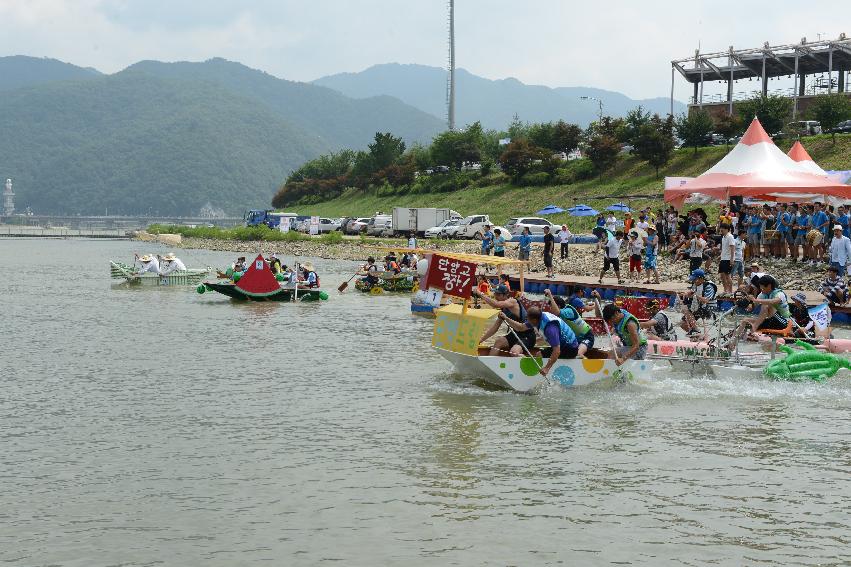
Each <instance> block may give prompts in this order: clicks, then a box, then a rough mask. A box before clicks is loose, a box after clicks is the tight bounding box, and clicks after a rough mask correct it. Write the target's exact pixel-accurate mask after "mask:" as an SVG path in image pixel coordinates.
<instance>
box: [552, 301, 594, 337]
mask: <svg viewBox="0 0 851 567" xmlns="http://www.w3.org/2000/svg"><path fill="white" fill-rule="evenodd" d="M568 309H569V310H570V311H568V315H570V317H565V315H564V312H565V311H567V310H568ZM559 315H560V316H561V319H562V321H564V322H565V323H567V326H568V327H570V330H571V331H573V334H574V335H576V336H577V337H581V336H583V335H586V334H588V333H589V332H590V331H591V325H589V324H588V322H587V321H585V319H583V318H582V315H580V314H579V311H577V310H576V308H575V307H574V306H573V305H570V304H567V305H565V306H564V309H562V310H561V313H559Z"/></svg>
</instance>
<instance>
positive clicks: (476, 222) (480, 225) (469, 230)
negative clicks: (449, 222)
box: [447, 215, 493, 240]
mask: <svg viewBox="0 0 851 567" xmlns="http://www.w3.org/2000/svg"><path fill="white" fill-rule="evenodd" d="M486 224H489V225H491V228H493V223H492V222H491V220H490V217H488V215H470V216H468V217H465V218H464V219H462V220H461V222H459V223H458V226H454V227H452V229H453V230H452V232H451V233H450V232H449V231H447V234H448V236H449V237H450V238H475V239H479V240H480V239H481V238H482V235H483V234H484V233H485V225H486Z"/></svg>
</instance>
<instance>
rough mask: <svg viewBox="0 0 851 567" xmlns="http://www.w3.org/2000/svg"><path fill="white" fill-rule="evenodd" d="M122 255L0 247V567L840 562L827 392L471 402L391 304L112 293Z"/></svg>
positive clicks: (848, 503)
mask: <svg viewBox="0 0 851 567" xmlns="http://www.w3.org/2000/svg"><path fill="white" fill-rule="evenodd" d="M140 246H143V245H142V244H141V243H134V242H120V241H115V242H101V241H79V240H66V241H47V240H2V241H0V280H2V281H3V283H4V288H5V289H4V293H3V295H2V300H1V301H0V336H2V347H0V369H2V370H0V387H2V395H1V396H0V561H2V562H4V564H9V565H27V566H30V565H32V566H35V565H64V566H101V565H102V566H106V565H125V566H129V565H134V566H136V565H175V566H185V565H205V566H210V565H212V566H219V565H221V566H232V565H255V564H264V565H317V564H322V563H329V564H330V563H334V564H337V565H406V566H407V565H435V566H438V565H440V566H442V565H557V564H571V565H608V564H621V565H765V564H770V565H776V564H783V565H848V564H849V563H851V528H849V523H851V511H850V510H851V477H849V475H850V474H851V451H849V449H851V421H850V420H849V409H851V382H849V379H848V378H844V379H843V378H834V379H832V380H830V381H828V382H827V383H825V384H812V383H808V384H789V383H771V382H767V381H765V380H762V379H760V378H741V377H739V378H733V377H730V378H728V379H718V380H716V379H713V378H710V377H690V376H688V375H685V374H677V373H673V372H671V371H670V370H665V371H663V370H660V371H659V372H657V374H656V376H654V380H653V381H651V382H649V383H645V384H639V385H630V386H627V387H622V388H616V389H613V390H584V391H564V390H552V391H546V392H544V393H543V394H541V395H539V396H524V395H516V394H512V393H507V392H502V391H494V390H489V389H486V388H484V387H482V386H481V385H480V384H478V383H476V382H474V381H472V380H470V379H469V378H466V377H463V376H458V375H456V374H453V372H452V370H451V367H450V366H449V365H448V364H447V363H445V362H444V361H443V359H442V358H440V357H439V356H437V355H435V354H434V353H432V352H431V350H430V348H429V340H430V325H431V323H430V322H429V321H428V320H424V319H419V318H412V316H411V315H410V314H409V310H408V297H406V296H398V297H393V296H390V295H385V296H382V297H369V296H365V295H362V294H360V293H359V292H355V291H350V292H347V293H346V294H344V295H342V296H340V295H339V294H337V292H336V291H334V292H333V293H332V296H331V299H330V300H329V301H328V302H324V303H322V304H278V303H268V304H262V303H261V304H253V303H248V304H239V303H234V302H231V301H230V300H227V299H226V298H224V297H223V296H219V295H218V294H214V293H207V294H205V295H198V294H196V293H195V292H194V291H193V290H191V289H190V290H187V289H182V290H177V289H147V290H129V289H122V288H115V287H113V286H111V282H110V279H109V277H108V270H107V268H108V265H107V261H108V260H109V259H119V260H127V259H128V258H131V257H132V252H133V251H134V250H139V247H140ZM149 249H150V250H149ZM140 251H155V252H156V251H158V252H165V251H166V250H164V249H158V248H156V247H151V246H148V248H146V249H145V250H140ZM181 256H182V257H183V258H184V261H185V262H186V263H187V265H190V266H192V265H194V266H198V265H208V264H209V265H214V266H224V265H225V264H226V263H229V262H230V261H231V260H232V258H231V257H230V255H227V254H223V253H215V252H205V251H194V250H187V251H182V254H181ZM316 264H317V268H318V269H319V272H320V274H321V275H322V279H323V284H324V287H326V288H327V289H329V290H334V289H335V288H336V286H337V285H338V284H339V283H340V282H341V281H343V280H344V279H346V278H347V277H348V275H349V274H351V270H352V268H353V267H354V264H353V263H350V262H325V261H322V260H317V261H316ZM46 276H49V277H46Z"/></svg>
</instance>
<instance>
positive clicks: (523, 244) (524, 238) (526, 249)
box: [517, 226, 532, 260]
mask: <svg viewBox="0 0 851 567" xmlns="http://www.w3.org/2000/svg"><path fill="white" fill-rule="evenodd" d="M517 243H518V244H519V245H520V246H519V253H520V259H521V260H528V259H529V254H531V252H532V233H531V232H529V227H528V226H527V227H523V233H522V234H521V235H520V236H518V237H517Z"/></svg>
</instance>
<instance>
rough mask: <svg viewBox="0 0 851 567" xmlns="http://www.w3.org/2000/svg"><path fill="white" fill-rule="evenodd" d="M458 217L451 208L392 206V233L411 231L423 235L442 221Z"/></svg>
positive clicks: (400, 233)
mask: <svg viewBox="0 0 851 567" xmlns="http://www.w3.org/2000/svg"><path fill="white" fill-rule="evenodd" d="M458 218H461V215H459V214H458V213H456V212H455V211H453V210H452V209H436V208H433V207H420V208H408V207H394V208H393V224H392V226H393V234H394V235H396V236H402V235H406V234H410V233H412V232H413V233H415V234H416V235H417V236H424V235H425V231H427V230H428V229H430V228H432V227H434V226H437V225H439V224H440V223H442V222H443V221H445V220H450V219H458Z"/></svg>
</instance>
